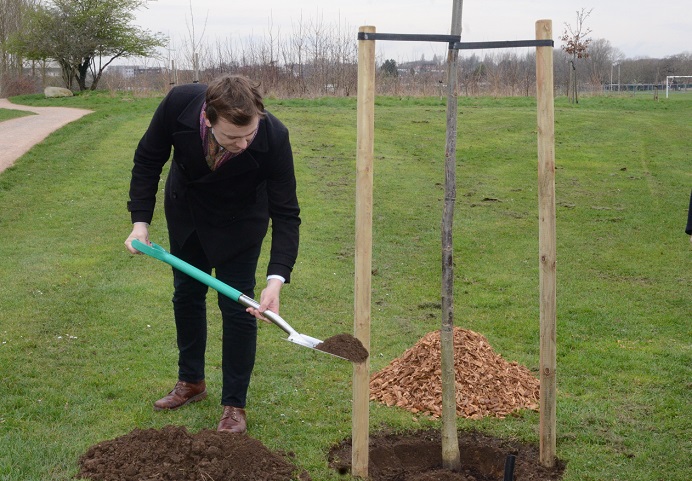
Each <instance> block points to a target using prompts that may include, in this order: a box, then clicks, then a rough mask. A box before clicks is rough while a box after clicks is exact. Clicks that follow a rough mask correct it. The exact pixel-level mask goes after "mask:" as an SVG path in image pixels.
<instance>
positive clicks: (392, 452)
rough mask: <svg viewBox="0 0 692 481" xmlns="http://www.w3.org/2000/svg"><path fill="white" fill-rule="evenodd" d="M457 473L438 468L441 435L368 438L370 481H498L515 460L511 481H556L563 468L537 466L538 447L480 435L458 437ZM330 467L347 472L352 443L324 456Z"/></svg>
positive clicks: (422, 433) (561, 465) (426, 433)
mask: <svg viewBox="0 0 692 481" xmlns="http://www.w3.org/2000/svg"><path fill="white" fill-rule="evenodd" d="M459 452H460V457H461V471H459V472H454V471H450V470H448V469H443V468H442V442H441V439H440V432H439V431H434V430H429V431H418V432H412V433H408V434H380V435H373V436H371V437H370V449H369V453H368V454H369V456H368V461H369V462H368V479H369V481H499V480H501V479H503V476H504V474H505V463H506V461H507V458H508V457H509V456H514V470H513V473H514V475H513V476H512V477H511V479H512V480H521V481H558V480H560V479H562V475H563V473H564V470H565V463H564V462H562V461H560V460H558V461H557V463H556V465H555V467H553V468H545V467H543V466H542V465H541V464H540V461H539V450H538V446H534V445H531V444H523V443H519V442H512V441H506V440H502V439H498V438H494V437H490V436H486V435H484V434H481V433H476V432H467V433H459ZM329 466H330V467H331V468H333V469H335V470H336V471H338V472H339V473H341V474H347V473H350V472H351V440H346V441H343V442H342V443H340V444H338V445H337V446H334V447H333V448H332V449H331V450H330V452H329Z"/></svg>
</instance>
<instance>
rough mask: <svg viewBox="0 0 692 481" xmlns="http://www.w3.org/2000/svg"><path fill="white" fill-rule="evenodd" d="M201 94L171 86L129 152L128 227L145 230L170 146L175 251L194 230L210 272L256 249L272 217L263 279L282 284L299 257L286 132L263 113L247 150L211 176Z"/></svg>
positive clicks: (196, 87) (169, 212)
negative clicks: (138, 224) (204, 143)
mask: <svg viewBox="0 0 692 481" xmlns="http://www.w3.org/2000/svg"><path fill="white" fill-rule="evenodd" d="M205 92H206V86H205V85H201V84H191V85H183V86H180V87H175V88H173V89H172V90H171V91H170V93H169V94H168V95H167V96H166V98H165V99H164V100H163V101H162V102H161V104H160V105H159V107H158V108H157V110H156V112H155V114H154V116H153V118H152V120H151V124H150V125H149V128H148V129H147V131H146V133H145V134H144V136H143V137H142V139H141V140H140V142H139V145H138V146H137V150H136V151H135V156H134V167H133V168H132V180H131V183H130V201H129V202H128V204H127V207H128V210H129V211H130V213H131V218H132V222H148V223H151V220H152V217H153V214H154V206H155V204H156V193H157V191H158V190H159V182H160V177H161V172H162V170H163V167H164V164H165V163H166V162H167V161H168V159H169V157H170V154H171V147H172V148H173V162H172V163H171V167H170V171H169V174H168V178H167V180H166V187H165V192H164V208H165V213H166V221H167V224H168V231H169V235H170V236H171V237H172V238H173V239H174V240H175V241H176V242H177V243H178V244H180V245H182V243H183V242H184V241H185V240H186V239H187V238H188V237H189V235H190V234H191V233H192V232H194V231H197V233H198V235H199V238H200V240H201V242H202V246H203V248H204V251H205V253H206V255H207V257H208V258H209V260H210V261H211V263H212V265H216V264H219V263H223V262H224V261H227V260H230V259H233V258H237V257H238V256H242V255H243V254H244V253H245V252H248V251H251V250H254V249H256V247H257V246H258V245H260V244H261V243H262V240H263V239H264V237H265V235H266V233H267V229H268V225H269V219H270V218H271V222H272V244H271V254H270V260H269V266H268V268H267V273H268V274H278V275H281V276H283V277H284V278H286V280H287V281H289V280H290V274H291V270H292V269H293V266H294V264H295V260H296V257H297V255H298V230H299V227H298V226H299V225H300V217H299V214H300V209H299V206H298V199H297V197H296V180H295V173H294V168H293V154H292V150H291V145H290V142H289V135H288V129H287V128H286V127H285V126H284V125H283V124H282V123H281V122H280V121H279V120H278V119H277V118H276V117H274V116H273V115H272V114H270V113H269V112H267V113H266V116H265V117H264V118H263V119H262V120H261V122H260V125H259V129H258V131H257V135H256V137H255V139H254V141H253V142H252V143H251V144H250V146H249V147H248V148H247V149H246V150H245V151H244V152H243V153H241V154H240V155H238V156H236V157H233V158H231V159H230V160H228V161H226V163H225V164H222V165H221V166H220V167H219V168H218V169H217V170H215V171H212V170H211V169H210V168H209V166H208V165H207V162H206V159H205V156H204V151H203V146H202V140H201V137H200V113H201V109H202V105H203V103H204V98H205Z"/></svg>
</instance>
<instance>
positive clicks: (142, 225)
mask: <svg viewBox="0 0 692 481" xmlns="http://www.w3.org/2000/svg"><path fill="white" fill-rule="evenodd" d="M135 239H137V240H139V241H140V242H142V243H144V244H146V245H148V246H150V245H151V242H149V224H147V223H146V222H135V223H134V224H132V232H131V233H130V235H129V237H128V238H127V239H125V247H127V250H128V251H130V252H131V253H132V254H141V252H139V251H138V250H137V249H135V248H134V247H132V241H133V240H135Z"/></svg>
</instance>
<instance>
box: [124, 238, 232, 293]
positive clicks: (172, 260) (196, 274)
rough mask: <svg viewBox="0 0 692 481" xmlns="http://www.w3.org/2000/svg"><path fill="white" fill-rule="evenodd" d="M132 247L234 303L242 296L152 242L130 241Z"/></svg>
mask: <svg viewBox="0 0 692 481" xmlns="http://www.w3.org/2000/svg"><path fill="white" fill-rule="evenodd" d="M132 247H134V248H135V249H137V250H138V251H139V252H141V253H142V254H146V255H148V256H151V257H153V258H155V259H158V260H160V261H163V262H165V263H166V264H169V265H171V266H172V267H174V268H175V269H178V270H179V271H181V272H184V273H185V274H187V275H188V276H190V277H193V278H195V279H197V280H198V281H200V282H201V283H202V284H206V285H207V286H209V287H211V288H212V289H215V290H217V291H218V292H220V293H221V294H223V295H224V296H228V297H230V298H231V299H233V300H234V301H235V302H240V301H239V299H240V296H242V295H243V293H242V292H240V291H239V290H237V289H234V288H232V287H231V286H229V285H228V284H225V283H223V282H221V281H220V280H218V279H217V278H215V277H213V276H211V275H209V274H207V273H206V272H204V271H202V270H200V269H198V268H196V267H195V266H193V265H190V264H188V263H187V262H185V261H184V260H182V259H178V258H177V257H176V256H174V255H173V254H171V253H169V252H168V251H167V250H166V249H164V248H163V247H161V246H160V245H158V244H154V243H153V242H152V243H151V245H147V244H145V243H144V242H142V241H140V240H138V239H134V240H133V241H132Z"/></svg>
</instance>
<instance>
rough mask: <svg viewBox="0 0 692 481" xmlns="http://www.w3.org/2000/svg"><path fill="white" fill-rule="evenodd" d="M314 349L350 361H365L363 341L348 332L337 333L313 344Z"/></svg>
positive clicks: (365, 352) (366, 352)
mask: <svg viewBox="0 0 692 481" xmlns="http://www.w3.org/2000/svg"><path fill="white" fill-rule="evenodd" d="M315 349H319V350H320V351H324V352H328V353H329V354H335V355H337V356H340V357H343V358H344V359H348V360H349V361H351V362H356V363H358V362H365V360H366V359H367V358H368V350H367V349H365V346H363V343H362V342H360V341H359V340H358V339H356V338H355V337H353V336H352V335H350V334H337V335H336V336H332V337H330V338H328V339H325V340H324V341H322V342H321V343H319V344H318V345H316V346H315Z"/></svg>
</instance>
